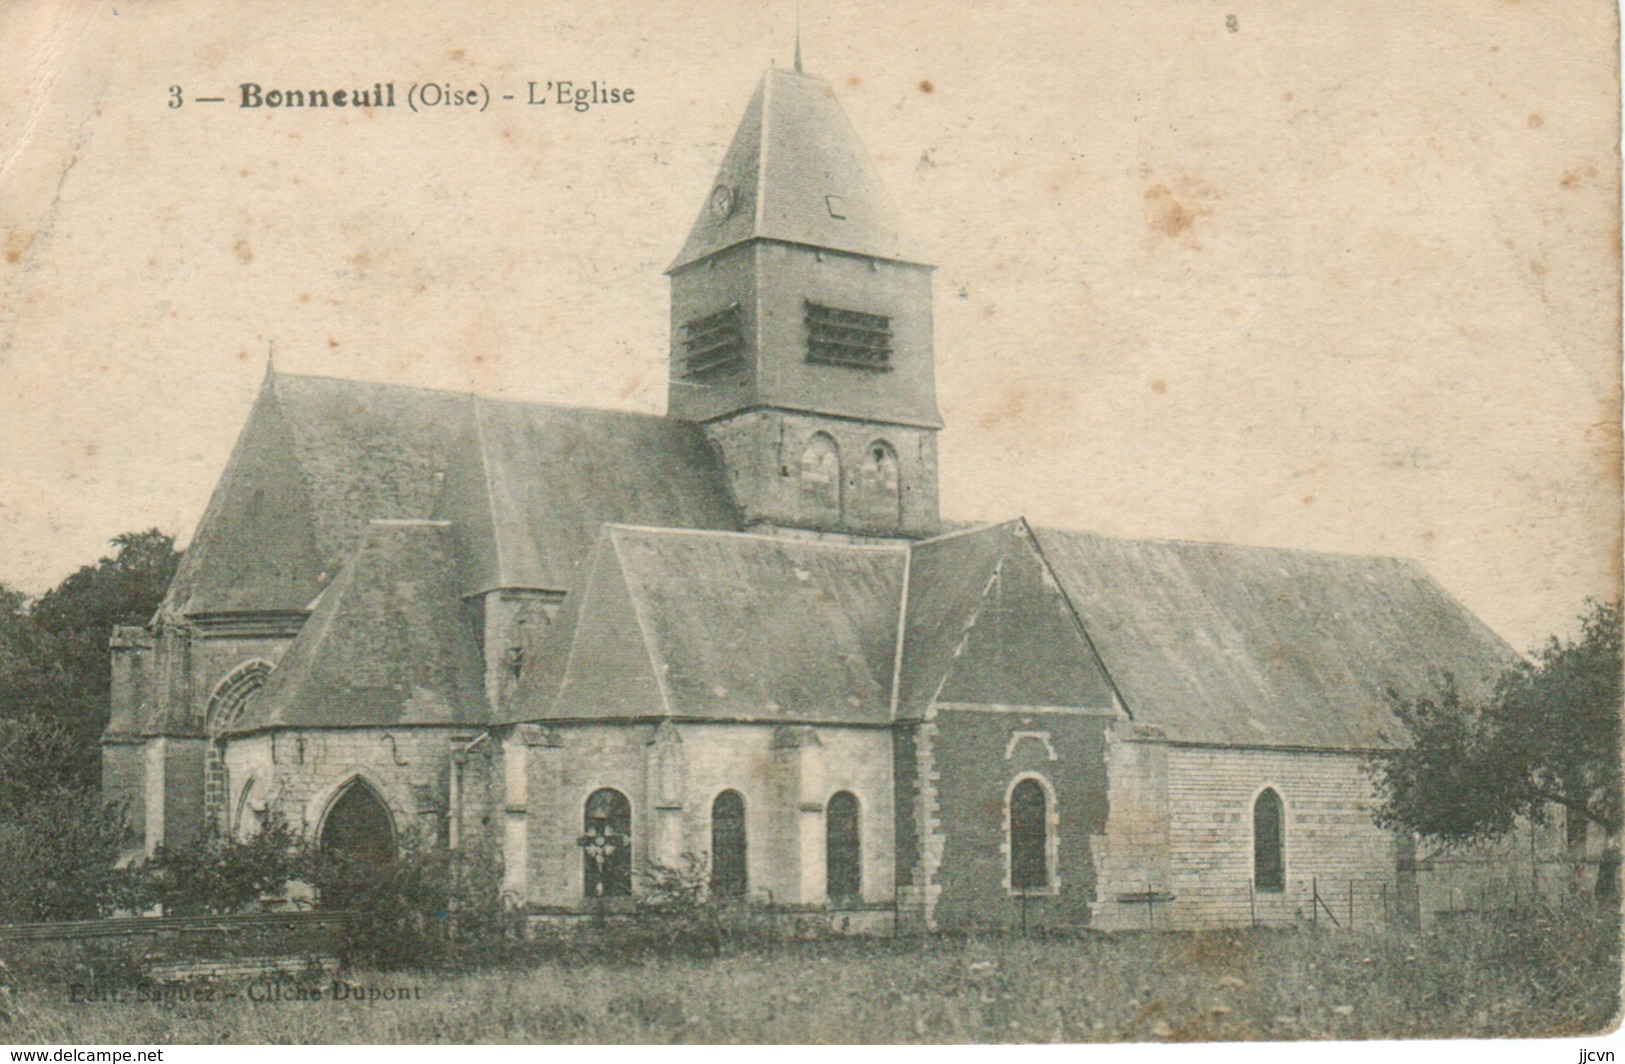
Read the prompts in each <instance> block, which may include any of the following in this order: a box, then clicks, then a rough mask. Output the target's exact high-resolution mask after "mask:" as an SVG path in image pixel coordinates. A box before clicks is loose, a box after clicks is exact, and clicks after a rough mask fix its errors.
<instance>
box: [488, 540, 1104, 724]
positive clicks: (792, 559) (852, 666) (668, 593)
mask: <svg viewBox="0 0 1625 1064" xmlns="http://www.w3.org/2000/svg"><path fill="white" fill-rule="evenodd" d="M590 570H591V571H590V575H589V576H588V577H587V579H586V581H585V583H584V586H583V588H582V591H581V593H580V594H579V595H577V596H573V598H572V600H567V601H566V603H565V607H564V610H563V611H562V612H561V614H560V616H559V618H558V619H557V621H555V623H554V624H553V626H552V629H551V639H550V640H549V642H548V643H547V645H545V646H544V647H543V648H542V649H541V651H540V653H539V654H538V655H537V656H536V660H535V661H534V662H533V663H532V664H531V665H530V666H528V667H527V669H526V680H525V682H524V683H523V685H522V686H521V688H520V691H519V694H518V697H516V698H515V699H514V700H513V702H512V703H511V708H510V710H509V712H508V715H507V716H508V719H509V720H510V721H514V722H517V721H529V720H547V719H554V720H559V719H578V718H616V717H660V716H673V717H681V718H692V719H726V720H758V721H786V722H790V721H794V722H802V723H812V722H822V723H831V724H877V725H883V724H889V723H891V721H892V720H894V719H896V718H897V717H918V716H920V715H922V714H923V713H924V712H925V711H926V709H927V707H928V706H929V705H930V703H931V701H932V699H933V698H934V697H937V696H939V695H940V697H941V698H942V699H943V700H945V701H956V700H958V701H964V702H974V703H978V704H986V705H1000V706H1044V707H1076V708H1083V709H1094V710H1099V711H1102V712H1108V713H1110V712H1113V705H1114V703H1113V700H1112V695H1111V691H1110V686H1109V684H1108V683H1107V681H1106V679H1105V676H1104V674H1103V673H1102V672H1101V670H1100V667H1099V665H1098V663H1097V662H1096V661H1095V659H1094V657H1093V655H1092V653H1091V651H1090V650H1089V647H1088V643H1087V640H1085V638H1084V637H1083V633H1082V631H1081V630H1080V629H1079V628H1078V626H1077V622H1076V620H1075V619H1074V618H1073V616H1072V614H1071V612H1070V609H1069V608H1068V606H1067V605H1066V602H1065V598H1064V596H1062V595H1061V593H1060V589H1059V587H1058V586H1057V585H1056V584H1055V582H1054V580H1053V578H1049V577H1047V574H1046V572H1045V571H1044V567H1043V562H1042V560H1041V559H1040V558H1039V556H1038V554H1037V552H1036V551H1035V549H1034V547H1033V545H1032V542H1031V533H1030V532H1029V531H1028V530H1027V527H1026V525H1025V524H1024V523H1023V522H1020V521H1016V522H1011V523H1009V524H1005V525H996V526H989V527H986V528H981V529H975V530H972V531H969V532H963V533H958V534H954V535H950V536H946V537H942V538H941V539H938V540H930V541H926V542H924V543H921V544H913V545H910V544H906V543H902V542H899V543H896V544H893V545H855V544H847V543H835V542H824V541H812V540H803V539H794V538H787V537H783V536H762V535H744V534H729V533H706V532H677V531H671V530H667V529H655V528H626V527H615V526H612V527H609V528H607V529H606V530H605V532H604V536H603V538H602V539H601V540H600V541H599V546H598V549H597V550H596V551H595V552H594V554H593V560H592V562H591V566H590ZM905 611H906V613H905ZM899 638H901V639H902V640H903V652H902V654H901V655H899V654H898V639H899Z"/></svg>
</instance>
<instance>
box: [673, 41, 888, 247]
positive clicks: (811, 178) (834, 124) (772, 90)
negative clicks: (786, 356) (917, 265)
mask: <svg viewBox="0 0 1625 1064" xmlns="http://www.w3.org/2000/svg"><path fill="white" fill-rule="evenodd" d="M712 187H713V189H718V188H721V189H727V190H729V193H725V194H724V195H731V199H730V200H727V201H726V204H727V205H726V208H725V209H721V210H719V209H717V208H718V207H719V206H720V205H721V204H722V202H723V201H721V200H719V199H718V198H717V197H716V194H715V193H713V195H712V197H711V198H708V199H707V201H706V203H705V205H704V206H703V207H702V208H701V209H700V216H699V218H698V219H696V221H695V222H694V228H693V229H692V230H691V231H690V232H689V234H688V240H687V241H686V242H685V243H684V244H683V250H682V251H681V252H679V253H678V255H677V258H676V260H675V261H673V262H672V264H671V266H670V268H669V269H668V271H667V272H671V271H674V270H678V269H680V268H682V267H684V266H687V265H688V264H690V263H692V262H697V261H699V260H700V259H703V258H705V257H707V256H709V255H714V254H716V253H717V252H718V251H722V250H723V249H725V248H729V247H732V246H733V245H735V244H740V243H743V242H745V241H747V240H753V239H766V240H780V241H786V242H789V243H794V244H808V245H812V246H814V247H820V248H830V249H833V250H836V251H848V252H852V253H854V254H859V255H869V256H872V257H874V258H881V259H892V260H897V261H902V262H919V261H920V260H919V253H918V251H917V250H916V249H915V248H914V246H913V244H912V243H911V242H910V241H909V240H908V239H906V238H905V237H904V235H903V232H902V229H901V227H900V226H899V225H898V223H897V219H896V215H895V212H894V211H893V210H892V207H891V205H890V203H889V202H888V201H887V198H886V194H885V191H884V189H882V187H881V184H880V178H879V176H878V175H877V174H876V172H875V168H874V164H873V163H872V162H870V160H869V156H868V154H867V153H866V152H865V151H864V149H863V145H862V144H861V143H860V142H859V141H858V136H857V133H856V132H854V131H853V129H852V123H851V122H849V121H848V120H847V117H846V114H845V112H843V111H842V110H841V105H840V104H839V103H838V102H837V101H836V99H835V93H834V91H833V90H832V89H831V88H830V87H829V83H828V82H826V81H823V80H822V79H819V78H814V77H808V76H806V75H804V74H799V73H796V72H794V71H789V70H769V71H768V72H767V73H766V74H763V75H762V80H761V83H760V84H759V85H757V87H756V94H755V95H754V96H752V97H751V100H750V104H749V106H747V107H746V108H745V117H744V118H743V119H742V120H741V121H740V123H739V129H738V131H737V132H735V134H734V139H733V143H732V144H731V145H730V146H729V148H728V153H727V154H726V155H725V156H723V160H722V167H721V169H720V170H718V172H717V179H716V181H715V182H713V186H712Z"/></svg>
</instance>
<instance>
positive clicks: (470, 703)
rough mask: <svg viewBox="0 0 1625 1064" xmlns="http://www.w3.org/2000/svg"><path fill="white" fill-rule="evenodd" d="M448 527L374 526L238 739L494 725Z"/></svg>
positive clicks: (240, 725) (238, 730) (236, 729)
mask: <svg viewBox="0 0 1625 1064" xmlns="http://www.w3.org/2000/svg"><path fill="white" fill-rule="evenodd" d="M456 551H457V546H456V543H455V542H454V540H453V538H452V531H451V526H450V525H449V524H447V523H446V522H443V521H372V522H369V523H368V524H367V526H366V528H365V529H364V531H363V533H362V536H361V542H360V544H359V545H358V546H357V549H356V551H355V555H354V557H353V558H352V559H351V560H350V562H349V564H347V565H346V566H344V568H343V570H342V571H341V572H340V574H339V576H338V578H337V579H336V580H335V581H334V582H333V584H332V586H331V587H329V588H328V589H327V591H326V592H325V593H324V594H323V595H322V599H321V602H320V603H319V604H318V605H317V607H316V609H315V611H314V612H313V613H312V614H311V616H310V618H309V620H307V621H306V622H305V625H304V627H303V628H302V629H301V630H300V633H299V635H298V636H297V637H296V638H295V639H294V641H293V644H292V645H291V646H289V648H288V651H287V653H286V654H285V655H284V656H283V658H282V660H281V661H280V662H279V663H278V665H277V667H276V668H275V669H274V670H272V672H271V676H270V679H269V680H267V681H266V684H265V686H264V687H263V688H261V689H260V690H259V692H258V693H257V694H256V695H254V697H253V699H252V701H250V702H249V703H248V705H247V707H246V708H245V709H244V710H243V713H242V715H241V716H240V717H239V718H238V720H237V721H236V722H235V724H234V725H233V726H231V727H230V728H228V729H227V731H228V733H229V734H233V735H243V734H247V733H251V732H256V731H264V730H266V729H270V728H335V727H340V728H353V727H393V726H397V725H416V724H438V725H459V724H461V725H478V724H484V723H486V721H487V717H488V716H489V711H488V708H487V705H488V703H487V702H486V697H485V687H484V682H485V681H484V670H483V666H482V664H481V661H480V653H479V646H478V643H477V641H476V638H475V634H474V630H473V626H472V623H471V617H470V616H469V615H468V614H467V613H465V612H464V610H463V608H462V602H461V600H460V598H459V596H458V589H457V586H456V583H455V573H456V565H455V564H454V562H455V558H456Z"/></svg>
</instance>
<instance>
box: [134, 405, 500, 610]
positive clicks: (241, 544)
mask: <svg viewBox="0 0 1625 1064" xmlns="http://www.w3.org/2000/svg"><path fill="white" fill-rule="evenodd" d="M468 404H469V397H468V396H466V395H458V394H455V393H451V392H436V391H428V390H425V389H421V388H403V387H399V386H397V385H390V384H369V383H366V382H363V381H348V380H335V379H331V378H326V377H299V376H293V375H290V374H284V373H273V374H268V375H267V377H266V380H265V384H264V385H263V386H262V387H261V389H260V394H259V397H258V398H257V399H256V400H255V402H254V407H253V409H252V411H251V412H250V414H249V418H248V423H247V424H246V425H245V426H244V427H243V431H242V433H241V434H240V435H239V437H238V440H237V445H236V447H235V448H234V449H233V451H232V455H231V458H230V460H229V461H228V462H227V465H226V471H225V473H224V474H223V475H222V476H221V478H220V482H219V484H218V485H217V486H216V487H215V491H214V495H213V497H212V498H211V499H210V500H209V505H208V508H207V509H206V510H205V511H204V514H203V519H202V520H201V521H199V522H198V527H197V532H196V534H195V535H194V536H193V537H192V542H191V543H190V544H189V545H188V546H187V548H186V552H185V554H183V555H182V556H181V563H180V567H179V569H178V571H177V572H176V574H175V579H174V581H173V582H172V583H171V584H170V588H169V593H168V595H167V596H166V597H165V599H164V604H163V606H162V607H161V611H163V612H166V613H168V614H170V615H174V616H179V615H184V614H202V613H224V612H237V611H299V610H304V609H306V608H307V607H308V606H309V604H310V602H311V600H312V599H313V598H315V596H316V595H317V593H319V592H320V591H321V589H322V587H324V586H325V585H326V583H327V581H328V580H330V579H331V578H332V576H333V575H334V574H336V573H337V572H338V570H339V567H340V565H342V564H343V562H344V559H345V558H346V557H348V556H349V554H350V552H351V551H352V550H354V549H355V545H356V543H357V541H358V540H359V539H360V536H361V530H362V529H363V528H364V527H365V526H366V523H367V522H368V521H369V520H372V519H373V518H422V517H427V516H429V513H430V510H431V509H432V508H433V506H434V501H435V498H436V497H437V496H438V495H439V493H440V489H441V480H442V478H443V476H444V472H445V468H446V463H447V461H448V459H449V450H450V446H451V442H452V440H454V439H455V438H456V434H457V431H458V426H459V424H460V423H461V422H462V421H463V420H464V419H465V418H466V417H467V415H468Z"/></svg>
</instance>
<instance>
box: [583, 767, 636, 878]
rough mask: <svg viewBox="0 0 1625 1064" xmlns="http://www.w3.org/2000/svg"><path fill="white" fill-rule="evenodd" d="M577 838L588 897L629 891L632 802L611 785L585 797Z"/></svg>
mask: <svg viewBox="0 0 1625 1064" xmlns="http://www.w3.org/2000/svg"><path fill="white" fill-rule="evenodd" d="M582 827H583V829H584V830H583V831H582V834H581V838H580V840H579V841H580V843H581V858H582V862H583V864H582V871H583V876H582V882H583V884H584V885H585V887H586V893H587V896H588V897H590V898H603V897H614V896H617V895H623V896H624V895H627V894H631V893H632V803H631V802H629V801H627V800H626V795H624V794H622V793H621V792H620V791H617V790H614V789H613V788H610V787H605V788H603V789H602V790H597V791H593V792H592V795H591V796H590V797H589V798H588V799H587V805H586V808H585V810H584V816H583V824H582Z"/></svg>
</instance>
